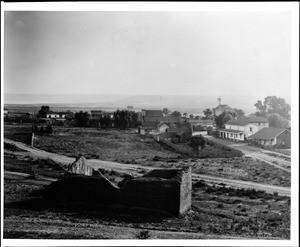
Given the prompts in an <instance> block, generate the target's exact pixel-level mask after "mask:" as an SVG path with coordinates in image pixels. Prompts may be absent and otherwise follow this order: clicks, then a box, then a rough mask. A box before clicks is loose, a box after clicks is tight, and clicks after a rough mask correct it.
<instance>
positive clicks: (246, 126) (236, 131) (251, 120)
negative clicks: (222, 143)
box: [218, 117, 269, 141]
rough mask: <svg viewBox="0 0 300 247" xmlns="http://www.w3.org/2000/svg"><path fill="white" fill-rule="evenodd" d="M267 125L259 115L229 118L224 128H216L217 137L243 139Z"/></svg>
mask: <svg viewBox="0 0 300 247" xmlns="http://www.w3.org/2000/svg"><path fill="white" fill-rule="evenodd" d="M266 127H269V122H268V121H267V120H266V119H264V118H261V117H242V118H240V119H235V120H229V121H227V122H226V123H225V129H218V131H219V137H220V138H223V139H230V140H235V141H245V140H246V139H247V138H248V137H249V136H251V135H253V134H255V133H256V132H257V131H259V130H261V129H262V128H266Z"/></svg>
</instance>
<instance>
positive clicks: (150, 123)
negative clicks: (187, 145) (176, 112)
mask: <svg viewBox="0 0 300 247" xmlns="http://www.w3.org/2000/svg"><path fill="white" fill-rule="evenodd" d="M141 114H142V125H141V127H140V133H141V134H144V133H146V132H148V133H151V134H155V135H158V136H160V137H162V138H164V139H167V140H169V141H172V142H186V141H187V140H188V139H189V138H190V137H191V136H192V125H191V124H190V123H189V122H188V121H186V120H184V119H182V118H181V117H179V116H173V115H170V114H165V113H163V111H161V110H144V109H143V110H142V113H141Z"/></svg>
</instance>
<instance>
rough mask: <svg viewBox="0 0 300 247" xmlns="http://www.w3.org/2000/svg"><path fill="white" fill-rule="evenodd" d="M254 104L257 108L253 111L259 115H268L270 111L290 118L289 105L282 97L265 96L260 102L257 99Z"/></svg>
mask: <svg viewBox="0 0 300 247" xmlns="http://www.w3.org/2000/svg"><path fill="white" fill-rule="evenodd" d="M254 106H255V107H256V109H257V112H256V113H255V115H256V116H259V117H268V115H270V114H272V113H278V114H279V115H280V116H281V117H283V118H285V119H290V118H291V116H290V111H291V106H290V105H289V104H288V103H287V102H286V101H285V99H283V98H277V97H276V96H267V97H266V98H265V100H264V102H262V101H261V100H258V101H257V102H256V103H255V104H254Z"/></svg>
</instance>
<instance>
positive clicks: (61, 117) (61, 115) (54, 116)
mask: <svg viewBox="0 0 300 247" xmlns="http://www.w3.org/2000/svg"><path fill="white" fill-rule="evenodd" d="M67 115H68V113H67V112H50V113H47V114H46V118H47V119H51V120H57V121H65V120H66V116H67Z"/></svg>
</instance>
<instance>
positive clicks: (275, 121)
mask: <svg viewBox="0 0 300 247" xmlns="http://www.w3.org/2000/svg"><path fill="white" fill-rule="evenodd" d="M268 121H269V125H270V127H275V128H288V127H289V121H288V120H286V119H285V118H283V117H282V116H280V115H279V114H278V113H272V114H270V115H269V116H268Z"/></svg>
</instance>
